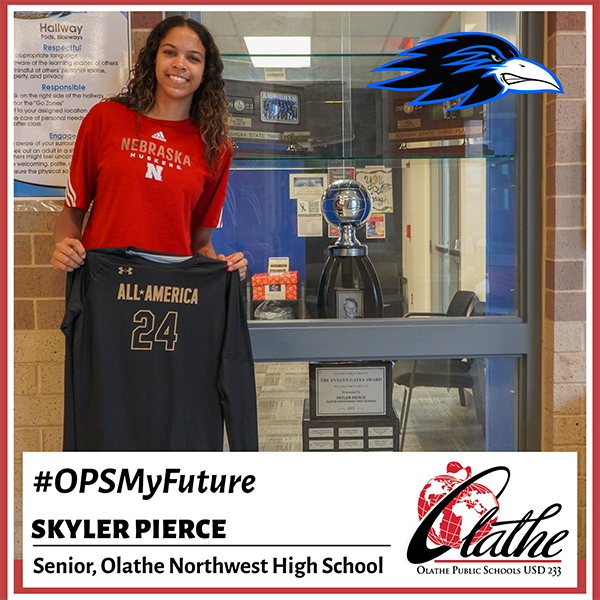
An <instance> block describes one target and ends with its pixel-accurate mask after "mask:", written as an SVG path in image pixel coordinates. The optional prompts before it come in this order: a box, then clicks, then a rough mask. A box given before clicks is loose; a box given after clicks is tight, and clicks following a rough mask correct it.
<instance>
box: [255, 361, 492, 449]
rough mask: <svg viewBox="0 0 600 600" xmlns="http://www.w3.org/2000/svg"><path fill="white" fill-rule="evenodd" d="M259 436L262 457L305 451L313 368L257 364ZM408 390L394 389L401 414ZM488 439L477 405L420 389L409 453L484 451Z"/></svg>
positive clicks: (408, 441) (414, 403)
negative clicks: (304, 415) (306, 410)
mask: <svg viewBox="0 0 600 600" xmlns="http://www.w3.org/2000/svg"><path fill="white" fill-rule="evenodd" d="M255 372H256V388H257V392H258V434H259V446H260V451H261V452H301V451H302V410H303V403H304V399H305V398H307V397H308V363H257V364H256V370H255ZM403 390H404V388H402V387H399V386H397V385H395V386H394V395H393V401H394V404H395V405H396V408H397V410H398V414H400V405H401V402H402V396H403ZM484 449H485V445H484V434H483V430H482V428H481V426H480V425H479V424H478V422H477V418H476V416H475V410H474V408H473V404H472V402H468V404H467V406H466V407H462V406H460V403H459V400H458V393H457V392H456V390H451V391H450V392H447V391H446V390H443V389H442V390H440V389H429V390H424V389H417V390H415V392H414V394H413V400H412V403H411V409H410V416H409V421H408V428H407V434H406V442H405V446H404V451H405V452H432V451H440V452H442V451H461V452H467V451H475V452H476V451H483V450H484Z"/></svg>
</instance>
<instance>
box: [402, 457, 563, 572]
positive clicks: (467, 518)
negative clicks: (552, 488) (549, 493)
mask: <svg viewBox="0 0 600 600" xmlns="http://www.w3.org/2000/svg"><path fill="white" fill-rule="evenodd" d="M502 475H504V476H505V481H504V483H503V484H502V485H501V487H500V489H499V490H498V491H492V490H491V489H490V488H489V487H487V485H484V484H483V483H481V482H480V480H483V479H485V478H488V481H492V482H493V483H492V484H488V485H490V487H492V488H493V487H495V486H497V485H498V481H499V478H498V476H502ZM509 481H510V470H509V469H508V467H505V466H498V467H492V468H490V469H487V470H485V471H482V472H481V473H477V474H475V475H472V470H471V467H464V468H463V467H462V466H461V464H460V463H458V462H451V463H449V464H448V465H447V468H446V473H445V474H443V475H437V476H435V477H433V478H431V479H430V480H429V481H428V482H427V483H426V484H425V486H424V487H423V489H422V491H421V493H420V494H419V498H418V502H417V505H418V516H419V520H420V524H419V526H418V527H417V529H416V531H415V532H414V534H413V536H412V538H411V539H410V541H409V544H408V548H407V559H408V561H409V562H410V563H412V564H423V563H427V562H430V561H434V560H436V559H439V557H440V556H442V555H443V554H445V553H446V552H449V551H451V550H453V549H454V550H455V551H456V550H458V551H459V554H460V557H462V558H463V559H467V558H476V559H479V560H478V561H477V562H485V559H489V561H490V562H497V561H498V560H502V561H503V562H505V559H518V558H522V557H524V558H526V559H528V562H532V561H533V560H535V561H540V562H543V561H545V560H548V561H550V559H553V558H555V557H557V556H558V555H560V554H561V552H562V549H561V547H560V542H561V541H562V540H564V539H565V538H566V537H567V536H568V535H569V531H568V530H565V529H562V530H559V531H549V529H551V527H552V523H551V520H552V519H553V518H554V517H556V516H557V515H558V514H559V513H560V512H561V510H562V505H561V504H559V503H554V504H551V505H549V506H548V507H547V508H545V509H544V510H542V511H541V512H539V513H538V514H535V510H533V509H528V508H527V506H526V505H525V506H524V507H523V513H522V514H519V515H514V514H511V515H506V514H504V513H503V514H502V517H503V520H500V502H499V498H500V497H501V496H502V494H503V493H504V492H505V490H506V489H507V486H508V483H509ZM528 497H530V495H529V494H528V493H526V491H524V490H520V491H519V501H522V502H527V498H528ZM458 560H459V561H460V559H458ZM550 562H556V561H550Z"/></svg>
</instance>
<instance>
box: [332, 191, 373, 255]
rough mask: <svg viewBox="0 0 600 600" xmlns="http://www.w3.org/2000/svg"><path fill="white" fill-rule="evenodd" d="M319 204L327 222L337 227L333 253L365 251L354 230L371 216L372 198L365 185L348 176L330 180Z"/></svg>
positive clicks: (359, 252) (348, 253) (343, 253)
mask: <svg viewBox="0 0 600 600" xmlns="http://www.w3.org/2000/svg"><path fill="white" fill-rule="evenodd" d="M321 205H322V209H323V214H324V216H325V219H326V220H327V222H328V223H330V224H331V225H333V226H334V227H336V228H337V229H338V230H339V231H340V237H339V238H338V241H337V243H336V244H335V246H333V249H334V250H332V253H333V254H334V256H359V255H360V254H361V253H363V252H364V254H366V246H364V245H363V244H361V243H360V242H359V241H358V239H357V238H356V230H357V229H359V228H360V227H362V226H363V225H364V224H365V223H366V222H367V221H368V220H369V217H370V216H371V210H372V207H373V201H372V200H371V195H370V194H369V192H368V191H367V188H365V186H364V185H362V184H361V183H359V182H358V181H354V180H351V179H344V180H339V181H334V182H333V183H332V184H331V185H330V186H329V187H328V188H327V189H326V190H325V191H324V192H323V195H322V196H321ZM359 248H361V249H363V250H359Z"/></svg>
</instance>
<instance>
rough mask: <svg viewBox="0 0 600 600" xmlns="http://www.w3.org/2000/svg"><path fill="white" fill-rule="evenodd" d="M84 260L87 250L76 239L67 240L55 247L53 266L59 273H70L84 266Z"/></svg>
mask: <svg viewBox="0 0 600 600" xmlns="http://www.w3.org/2000/svg"><path fill="white" fill-rule="evenodd" d="M84 258H85V248H84V247H83V244H82V243H81V241H80V240H78V239H75V238H65V239H64V240H62V241H60V242H57V243H56V244H55V245H54V254H52V266H53V267H54V268H55V269H56V270H57V271H63V272H64V273H70V272H71V271H74V270H75V269H77V268H79V267H80V266H81V265H82V264H83V259H84Z"/></svg>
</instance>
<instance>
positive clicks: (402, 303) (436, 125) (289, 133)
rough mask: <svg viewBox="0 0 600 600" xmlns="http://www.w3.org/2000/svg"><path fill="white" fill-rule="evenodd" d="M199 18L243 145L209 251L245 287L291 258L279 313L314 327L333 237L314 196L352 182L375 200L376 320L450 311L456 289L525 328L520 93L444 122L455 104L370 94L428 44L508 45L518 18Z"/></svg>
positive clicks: (370, 245)
mask: <svg viewBox="0 0 600 600" xmlns="http://www.w3.org/2000/svg"><path fill="white" fill-rule="evenodd" d="M202 18H203V22H204V23H205V24H206V25H207V26H208V27H209V29H210V30H211V31H212V32H213V34H214V36H215V38H216V39H217V40H218V43H219V47H220V48H221V52H222V54H223V60H224V65H225V70H224V78H225V81H226V93H227V97H228V101H229V110H230V113H231V121H230V136H231V139H232V140H233V142H234V144H235V147H236V150H235V159H234V163H233V167H232V169H231V174H230V185H229V193H228V197H227V201H226V206H225V212H224V222H225V223H226V226H225V227H224V228H223V229H222V230H220V231H215V233H214V243H215V247H217V246H218V247H219V248H223V251H224V252H225V253H226V254H227V253H228V252H229V251H231V252H233V251H235V250H238V249H242V250H243V251H244V253H245V255H246V257H247V258H248V260H249V268H250V275H251V276H252V275H255V274H264V273H266V272H267V270H268V262H269V258H271V257H288V258H289V270H290V271H291V272H297V282H296V283H295V284H288V285H295V286H296V290H295V294H294V297H293V298H292V299H285V298H282V299H279V300H273V301H272V302H276V303H278V304H280V305H285V304H287V305H288V306H287V307H284V310H283V312H282V313H281V316H282V320H290V319H318V318H322V317H323V314H319V311H318V290H319V283H320V279H321V275H322V273H323V269H324V265H325V263H326V261H327V258H328V256H329V250H328V249H329V247H330V246H332V245H334V244H335V243H336V241H337V239H338V237H339V235H340V229H339V228H336V227H335V226H334V225H332V224H331V223H330V222H329V221H327V219H326V218H325V216H324V213H323V207H322V203H321V196H322V194H323V193H324V191H325V189H326V188H327V187H328V186H329V185H330V184H332V183H333V182H334V181H336V180H354V181H357V182H358V183H360V184H361V185H363V186H365V187H366V188H367V189H368V190H369V193H370V195H371V198H372V204H373V207H372V212H371V215H370V217H369V219H368V221H367V222H366V223H365V224H364V225H363V226H362V227H360V228H357V230H356V236H357V238H358V241H359V243H360V244H362V245H364V246H366V248H367V249H368V258H369V260H370V262H372V264H373V266H374V269H375V272H376V273H377V277H378V280H379V284H380V287H381V294H382V307H383V310H382V312H381V313H378V315H379V316H381V317H383V318H392V319H395V318H401V317H403V316H404V315H405V314H406V313H409V312H413V313H414V312H421V313H425V312H433V313H445V312H446V310H447V308H448V306H449V305H450V302H451V301H452V298H453V296H454V295H455V293H456V292H457V291H459V290H471V291H474V292H475V293H476V294H477V296H478V298H479V300H480V302H481V303H482V305H481V307H480V310H481V311H482V314H484V315H488V316H515V315H518V312H519V309H518V305H519V303H518V294H519V274H518V264H519V257H518V256H517V252H518V244H517V241H516V239H515V231H516V230H517V227H518V224H517V210H516V199H515V153H516V149H515V134H516V121H517V120H516V112H515V95H514V94H507V95H506V96H504V97H503V98H501V99H498V100H496V101H494V102H491V103H488V104H485V105H480V106H476V107H472V108H467V109H463V110H453V107H452V106H451V104H452V102H446V103H439V104H431V105H418V104H414V103H410V102H411V100H415V99H416V98H417V96H418V95H419V93H418V92H400V91H386V90H381V89H375V88H372V87H368V86H369V85H370V84H373V83H377V82H379V81H382V80H384V79H389V78H390V77H392V76H399V75H400V73H397V72H394V73H390V72H387V73H383V74H382V73H381V72H378V71H376V70H375V69H377V68H378V67H380V66H382V65H384V64H386V63H388V62H390V61H391V60H392V59H393V57H394V56H395V55H396V54H398V53H399V52H401V51H402V50H404V49H406V48H410V47H411V46H412V45H414V44H416V43H418V42H419V41H421V40H424V39H426V38H428V37H433V36H435V35H440V34H442V33H453V32H458V31H464V30H465V29H471V30H473V29H475V30H476V31H483V32H488V33H494V34H496V35H500V36H502V37H504V38H506V39H507V40H509V41H511V42H513V43H515V42H516V39H515V38H516V36H517V22H518V18H517V14H516V13H486V12H469V13H450V12H447V13H446V12H439V13H438V12H432V13H426V12H425V13H416V12H402V13H400V12H398V13H397V12H369V13H365V12H360V11H359V12H338V13H330V12H314V13H312V12H311V13H309V12H303V11H299V12H291V13H282V12H236V13H219V12H206V13H202ZM231 31H235V32H236V33H237V36H236V38H235V40H234V39H233V37H232V35H231ZM256 31H260V32H261V33H262V32H266V33H267V34H268V35H270V36H274V35H278V36H282V38H281V41H280V42H279V46H278V47H277V48H278V49H277V50H276V51H275V50H268V51H265V50H263V53H264V54H263V55H253V54H250V51H249V49H248V48H249V46H248V44H249V42H247V43H246V44H244V43H243V40H245V39H246V38H250V37H255V36H256V33H255V32H256ZM292 35H293V36H295V37H288V36H292ZM301 35H302V36H305V37H308V39H309V40H310V51H309V53H308V54H303V55H297V54H298V52H302V50H298V49H297V47H296V42H295V41H293V40H295V39H296V37H299V36H301ZM286 40H290V41H286ZM242 50H243V51H242ZM304 52H306V50H304ZM294 65H301V66H294ZM409 103H410V104H409ZM260 281H261V283H260V284H257V285H266V283H265V281H264V280H263V279H261V280H260ZM336 285H337V284H336ZM356 285H359V284H356ZM337 287H338V288H340V289H346V288H347V286H346V288H344V286H342V285H337ZM268 291H269V290H268V289H267V293H268ZM288 295H289V294H288ZM256 297H257V294H256V293H254V294H253V293H252V291H251V290H249V293H248V316H249V318H250V319H251V320H254V319H257V318H258V319H260V318H264V311H263V313H261V311H260V310H258V311H257V309H258V308H259V307H260V305H261V304H262V303H263V302H264V299H263V295H260V296H258V297H259V298H260V299H255V298H256ZM357 314H358V318H360V311H358V313H357V312H356V311H355V312H354V313H353V314H352V315H351V316H349V317H348V316H347V315H346V314H345V313H339V314H338V315H337V318H354V316H355V315H357ZM329 316H331V315H329Z"/></svg>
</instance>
